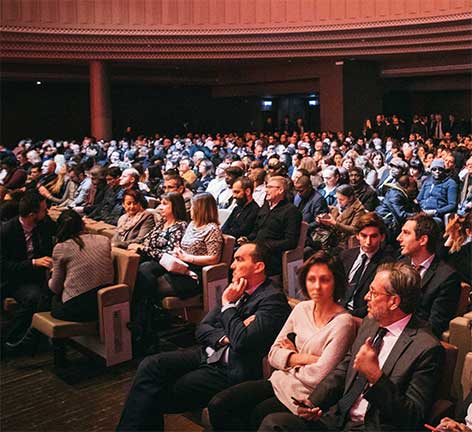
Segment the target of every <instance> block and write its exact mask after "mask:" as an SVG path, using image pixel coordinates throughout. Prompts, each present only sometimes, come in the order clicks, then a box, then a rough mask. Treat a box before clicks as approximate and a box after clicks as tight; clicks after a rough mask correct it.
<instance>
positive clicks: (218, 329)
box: [195, 279, 290, 383]
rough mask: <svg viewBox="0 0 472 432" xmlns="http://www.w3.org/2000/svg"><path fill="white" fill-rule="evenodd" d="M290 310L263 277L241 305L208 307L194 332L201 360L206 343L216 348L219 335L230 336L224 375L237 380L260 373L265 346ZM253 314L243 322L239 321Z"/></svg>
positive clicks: (204, 357)
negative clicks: (252, 316)
mask: <svg viewBox="0 0 472 432" xmlns="http://www.w3.org/2000/svg"><path fill="white" fill-rule="evenodd" d="M289 314H290V307H289V305H288V303H287V299H286V297H285V295H284V294H283V293H282V292H281V291H280V289H276V288H274V286H273V284H272V282H271V281H270V279H266V280H265V281H264V283H263V284H262V285H260V286H259V287H258V288H257V289H256V291H254V293H252V295H251V296H250V297H249V298H248V300H247V301H246V302H245V303H244V304H243V305H242V306H239V305H238V306H237V307H232V308H228V309H226V310H225V311H224V312H221V306H220V305H219V306H216V307H215V308H214V309H213V310H211V311H210V312H209V313H208V314H207V315H206V316H205V318H203V320H202V321H201V323H200V324H199V325H198V327H197V330H196V332H195V335H196V338H197V340H198V342H199V344H200V345H201V346H202V361H203V362H205V361H206V357H207V356H206V353H205V352H204V349H205V348H206V347H212V348H214V349H217V348H218V346H219V341H220V339H221V338H222V337H223V336H227V337H228V339H229V340H230V347H229V357H228V369H227V371H228V378H229V379H230V381H231V382H232V383H238V382H242V381H246V380H251V379H258V378H260V377H261V376H262V358H263V357H264V356H265V355H267V353H268V352H269V349H270V347H271V345H272V343H273V341H274V340H275V338H276V336H277V335H278V333H279V332H280V329H281V328H282V326H283V325H284V323H285V321H286V319H287V317H288V316H289ZM251 315H255V316H256V319H255V320H254V321H253V322H252V323H251V324H250V325H249V326H247V327H246V326H245V325H244V323H243V321H244V320H245V319H246V318H248V317H250V316H251Z"/></svg>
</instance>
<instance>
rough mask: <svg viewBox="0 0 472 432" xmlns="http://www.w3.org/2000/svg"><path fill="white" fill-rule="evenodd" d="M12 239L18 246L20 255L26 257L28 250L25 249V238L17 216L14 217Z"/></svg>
mask: <svg viewBox="0 0 472 432" xmlns="http://www.w3.org/2000/svg"><path fill="white" fill-rule="evenodd" d="M14 230H15V234H14V239H15V243H16V245H17V246H18V249H17V250H18V251H19V252H20V253H21V256H22V257H24V258H23V259H26V257H27V255H28V251H27V250H26V240H25V233H24V231H23V227H22V226H21V222H20V219H19V218H16V220H15V225H14Z"/></svg>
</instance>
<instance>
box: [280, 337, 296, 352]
mask: <svg viewBox="0 0 472 432" xmlns="http://www.w3.org/2000/svg"><path fill="white" fill-rule="evenodd" d="M279 345H280V347H281V348H284V349H288V350H290V351H294V352H298V351H297V347H296V346H295V345H294V344H293V343H292V341H291V340H290V339H288V338H285V339H282V340H281V341H280V342H279Z"/></svg>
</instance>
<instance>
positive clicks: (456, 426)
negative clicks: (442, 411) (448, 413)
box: [436, 417, 470, 432]
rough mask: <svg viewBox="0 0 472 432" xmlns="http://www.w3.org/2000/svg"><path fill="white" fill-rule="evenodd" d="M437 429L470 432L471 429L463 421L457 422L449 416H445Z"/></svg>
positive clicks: (448, 431)
mask: <svg viewBox="0 0 472 432" xmlns="http://www.w3.org/2000/svg"><path fill="white" fill-rule="evenodd" d="M436 429H437V430H438V431H441V432H469V431H470V429H469V428H468V427H467V426H466V425H465V424H463V423H459V422H456V421H455V420H452V419H450V418H449V417H444V418H443V419H442V420H441V423H439V424H438V425H437V426H436Z"/></svg>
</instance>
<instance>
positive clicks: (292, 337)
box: [287, 332, 297, 345]
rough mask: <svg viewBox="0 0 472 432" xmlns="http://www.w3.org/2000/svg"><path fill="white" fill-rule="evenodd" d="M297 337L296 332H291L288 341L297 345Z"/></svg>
mask: <svg viewBox="0 0 472 432" xmlns="http://www.w3.org/2000/svg"><path fill="white" fill-rule="evenodd" d="M296 337H297V334H296V333H294V332H290V333H288V334H287V339H288V340H289V341H290V342H292V343H293V344H294V345H295V338H296Z"/></svg>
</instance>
